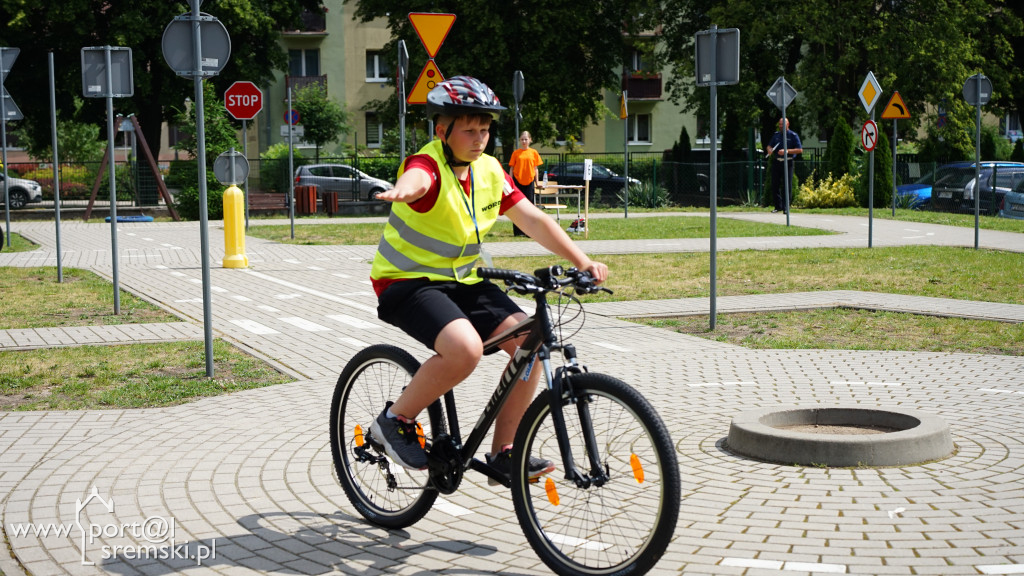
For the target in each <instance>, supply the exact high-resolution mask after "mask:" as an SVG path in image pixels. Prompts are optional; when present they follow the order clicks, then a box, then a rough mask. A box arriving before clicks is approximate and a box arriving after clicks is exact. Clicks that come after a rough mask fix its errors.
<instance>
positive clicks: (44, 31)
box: [0, 0, 323, 155]
mask: <svg viewBox="0 0 1024 576" xmlns="http://www.w3.org/2000/svg"><path fill="white" fill-rule="evenodd" d="M187 6H188V4H187V3H182V2H167V1H166V0H133V1H132V2H111V1H110V0H61V1H60V2H51V1H49V0H20V1H18V2H3V3H0V22H3V23H4V27H3V29H2V30H0V44H2V45H5V46H16V47H19V48H21V54H20V55H19V57H18V60H17V62H15V64H14V67H13V68H12V70H11V73H10V75H9V76H8V77H7V80H6V82H5V87H6V88H7V89H8V91H9V92H10V93H11V95H12V97H13V98H14V100H15V101H16V102H18V105H19V106H20V107H21V109H22V111H23V112H24V114H25V117H26V118H31V119H43V118H49V109H50V108H49V101H48V98H45V97H44V98H40V97H39V95H40V94H41V93H43V94H44V93H45V92H46V88H45V87H47V86H49V78H48V75H49V72H48V65H47V54H48V53H50V52H53V55H54V76H55V84H56V87H57V94H56V100H57V111H58V116H59V118H61V119H71V120H76V121H79V122H86V123H95V124H100V125H103V126H104V127H105V126H106V104H105V100H104V99H102V98H87V99H86V103H85V105H84V106H82V107H81V109H79V110H76V108H75V106H74V105H73V100H74V98H76V97H80V96H81V95H82V78H81V68H82V67H81V49H82V47H87V46H103V45H111V46H126V47H129V48H131V49H132V65H133V68H134V74H133V76H134V83H135V94H134V96H133V97H132V98H119V99H116V100H115V101H114V106H115V107H116V111H117V112H119V113H122V114H126V115H127V114H132V113H134V114H135V115H136V117H137V118H138V120H139V124H140V125H141V127H142V130H143V133H144V135H145V137H146V141H147V142H148V143H149V145H150V147H151V148H152V149H153V154H154V155H158V154H159V145H160V130H161V123H162V122H163V121H170V120H171V119H172V116H173V111H172V107H173V106H180V105H181V104H182V103H184V101H185V99H186V98H194V97H195V95H194V94H193V83H192V81H191V80H190V79H186V78H180V77H178V76H176V75H175V73H174V71H172V70H171V69H170V68H169V67H168V66H167V63H166V62H165V61H164V58H163V49H162V45H161V41H162V38H163V32H164V28H165V27H166V26H167V24H169V23H170V22H171V20H172V19H173V18H174V17H175V16H178V15H180V14H182V13H184V12H186V11H187V10H188V8H187ZM303 9H308V10H322V9H323V8H322V1H321V0H219V1H218V2H212V3H211V2H207V3H206V5H204V6H203V11H204V12H209V13H210V14H212V15H213V16H216V17H217V18H218V19H220V21H221V22H222V23H223V24H224V26H225V28H227V30H228V34H229V35H230V37H231V44H232V46H234V47H235V48H234V51H233V53H232V54H231V58H230V60H229V61H228V63H227V65H226V66H225V68H224V70H223V71H221V73H220V75H218V76H216V77H214V78H213V79H212V80H211V81H212V82H213V85H214V86H215V87H216V92H217V93H218V94H222V93H223V92H224V90H225V89H226V88H227V87H228V86H230V85H231V84H232V83H233V82H234V81H236V80H243V79H244V80H251V81H253V82H256V83H257V84H261V83H267V82H269V81H270V80H272V79H273V73H274V71H275V70H284V69H286V65H287V54H285V53H284V52H283V51H282V50H281V49H279V48H278V46H279V44H278V38H279V37H280V34H281V30H282V28H286V27H296V28H297V27H298V24H299V17H300V15H301V13H302V10H303ZM242 46H258V47H259V49H258V50H241V49H239V47H242ZM27 128H28V129H29V130H30V131H31V133H32V137H33V139H35V140H36V141H40V142H42V141H45V140H47V139H48V138H49V136H48V132H49V130H50V128H49V122H48V121H45V120H41V121H40V120H35V121H32V122H31V123H28V126H27ZM103 132H104V134H105V132H106V129H105V128H104V129H103ZM104 138H105V135H104Z"/></svg>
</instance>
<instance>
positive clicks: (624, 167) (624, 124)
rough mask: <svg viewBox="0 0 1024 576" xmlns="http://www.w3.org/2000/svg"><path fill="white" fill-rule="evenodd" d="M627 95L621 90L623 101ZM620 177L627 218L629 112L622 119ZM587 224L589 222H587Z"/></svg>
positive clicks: (626, 216)
mask: <svg viewBox="0 0 1024 576" xmlns="http://www.w3.org/2000/svg"><path fill="white" fill-rule="evenodd" d="M628 97H629V91H628V90H623V91H622V101H623V102H625V101H626V98H628ZM622 135H623V138H622V157H623V158H622V160H623V162H622V178H623V180H624V181H625V182H624V183H623V187H622V191H623V193H624V194H623V198H625V202H623V214H622V216H623V218H629V114H626V117H625V118H623V119H622ZM588 224H589V222H588Z"/></svg>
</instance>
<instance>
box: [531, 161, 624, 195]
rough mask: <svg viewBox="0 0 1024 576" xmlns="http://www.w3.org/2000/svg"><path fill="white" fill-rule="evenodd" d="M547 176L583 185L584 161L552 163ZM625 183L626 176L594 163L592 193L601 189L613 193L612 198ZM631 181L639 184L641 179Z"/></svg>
mask: <svg viewBox="0 0 1024 576" xmlns="http://www.w3.org/2000/svg"><path fill="white" fill-rule="evenodd" d="M547 176H548V180H555V181H556V182H558V183H559V184H566V185H569V186H580V185H583V162H565V163H562V164H552V165H551V166H550V167H549V168H548V170H547ZM625 183H626V178H625V177H624V176H619V175H618V174H616V173H615V172H612V171H611V170H609V169H607V168H605V167H604V166H601V165H600V164H594V165H593V168H592V169H591V171H590V191H591V193H594V192H595V191H597V190H601V191H603V192H604V193H606V194H608V195H611V198H612V199H613V198H614V197H615V194H618V193H619V192H621V191H622V188H623V186H624V185H625ZM629 183H630V185H637V184H640V181H639V180H637V179H636V178H630V179H629Z"/></svg>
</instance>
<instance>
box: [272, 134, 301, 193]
mask: <svg viewBox="0 0 1024 576" xmlns="http://www.w3.org/2000/svg"><path fill="white" fill-rule="evenodd" d="M305 164H309V160H307V159H305V158H303V156H302V153H301V152H300V151H299V149H297V148H296V149H295V152H294V154H293V157H292V165H293V166H294V167H295V168H298V167H299V166H303V165H305ZM292 178H293V175H292V174H290V173H289V172H288V143H287V142H278V143H277V144H274V145H273V146H271V147H269V148H267V151H266V152H264V153H263V154H260V187H261V188H263V191H264V192H278V193H287V192H288V188H289V186H290V184H291V180H292Z"/></svg>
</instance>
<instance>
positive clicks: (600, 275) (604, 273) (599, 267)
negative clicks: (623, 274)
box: [580, 260, 608, 284]
mask: <svg viewBox="0 0 1024 576" xmlns="http://www.w3.org/2000/svg"><path fill="white" fill-rule="evenodd" d="M580 270H583V271H584V272H587V273H589V274H590V276H591V277H592V278H593V279H594V282H596V283H598V284H602V283H604V281H605V280H607V279H608V266H607V265H605V264H604V263H603V262H594V261H593V260H591V261H590V264H589V265H587V266H584V267H582V268H580Z"/></svg>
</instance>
